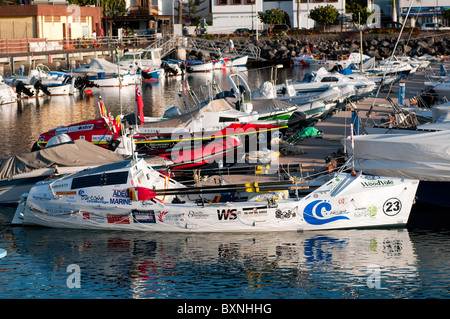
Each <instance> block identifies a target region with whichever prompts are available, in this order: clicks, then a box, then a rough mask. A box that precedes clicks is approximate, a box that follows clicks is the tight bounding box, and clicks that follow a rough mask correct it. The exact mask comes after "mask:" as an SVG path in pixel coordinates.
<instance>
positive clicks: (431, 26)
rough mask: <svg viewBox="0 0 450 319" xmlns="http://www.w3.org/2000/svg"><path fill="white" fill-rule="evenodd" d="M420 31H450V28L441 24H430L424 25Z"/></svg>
mask: <svg viewBox="0 0 450 319" xmlns="http://www.w3.org/2000/svg"><path fill="white" fill-rule="evenodd" d="M420 30H450V27H446V26H445V25H443V24H440V23H435V22H429V23H424V24H422V26H421V27H420Z"/></svg>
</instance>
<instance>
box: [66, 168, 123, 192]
mask: <svg viewBox="0 0 450 319" xmlns="http://www.w3.org/2000/svg"><path fill="white" fill-rule="evenodd" d="M127 179H128V171H126V172H117V173H103V174H97V175H90V176H83V177H76V178H74V179H73V181H72V189H78V188H87V187H95V186H105V185H117V184H126V183H127Z"/></svg>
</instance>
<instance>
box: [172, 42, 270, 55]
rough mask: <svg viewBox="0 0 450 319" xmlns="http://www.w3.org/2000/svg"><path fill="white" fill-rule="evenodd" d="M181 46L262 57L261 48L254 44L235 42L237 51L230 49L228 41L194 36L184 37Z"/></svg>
mask: <svg viewBox="0 0 450 319" xmlns="http://www.w3.org/2000/svg"><path fill="white" fill-rule="evenodd" d="M181 46H182V47H183V48H185V49H191V50H197V51H208V52H214V53H217V54H223V55H231V56H237V55H248V56H249V57H251V58H253V59H260V55H261V48H259V47H257V46H256V45H253V44H247V45H245V44H239V43H235V44H234V48H235V50H236V51H235V52H231V51H230V46H229V43H228V42H223V41H215V40H207V39H199V38H193V37H183V40H182V41H181Z"/></svg>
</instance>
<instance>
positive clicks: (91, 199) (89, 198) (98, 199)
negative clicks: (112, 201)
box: [78, 189, 107, 203]
mask: <svg viewBox="0 0 450 319" xmlns="http://www.w3.org/2000/svg"><path fill="white" fill-rule="evenodd" d="M78 195H80V197H81V200H85V201H86V202H88V203H107V202H106V201H105V199H104V198H103V196H101V195H87V194H86V193H85V192H84V190H82V189H80V190H79V191H78Z"/></svg>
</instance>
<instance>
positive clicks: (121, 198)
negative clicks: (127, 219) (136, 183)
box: [109, 189, 131, 205]
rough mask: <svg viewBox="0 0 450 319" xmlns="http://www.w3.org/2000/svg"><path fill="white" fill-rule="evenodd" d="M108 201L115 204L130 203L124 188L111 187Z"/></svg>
mask: <svg viewBox="0 0 450 319" xmlns="http://www.w3.org/2000/svg"><path fill="white" fill-rule="evenodd" d="M109 203H110V204H115V205H131V199H130V198H129V197H128V193H127V191H126V190H121V189H113V194H112V198H110V199H109Z"/></svg>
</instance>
